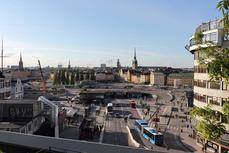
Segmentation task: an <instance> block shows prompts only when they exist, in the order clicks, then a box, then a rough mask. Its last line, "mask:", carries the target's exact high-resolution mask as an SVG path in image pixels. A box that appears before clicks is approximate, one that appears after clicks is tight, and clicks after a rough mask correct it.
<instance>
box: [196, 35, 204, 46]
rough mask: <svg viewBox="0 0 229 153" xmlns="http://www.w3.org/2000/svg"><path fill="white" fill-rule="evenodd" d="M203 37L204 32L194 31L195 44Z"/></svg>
mask: <svg viewBox="0 0 229 153" xmlns="http://www.w3.org/2000/svg"><path fill="white" fill-rule="evenodd" d="M203 37H204V34H203V33H202V32H196V33H195V36H194V39H195V42H196V44H202V42H203V41H202V40H203Z"/></svg>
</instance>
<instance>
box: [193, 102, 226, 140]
mask: <svg viewBox="0 0 229 153" xmlns="http://www.w3.org/2000/svg"><path fill="white" fill-rule="evenodd" d="M191 116H192V117H200V120H199V122H198V123H197V126H196V129H197V131H198V132H200V133H201V134H202V136H203V137H204V138H205V139H207V140H218V139H219V138H220V136H221V135H222V134H224V133H225V132H226V129H225V126H224V125H223V124H222V123H221V122H220V121H219V117H218V116H219V115H217V114H216V112H215V111H214V110H212V109H211V107H210V106H209V105H208V106H206V107H204V108H200V107H196V108H194V109H193V110H192V111H191Z"/></svg>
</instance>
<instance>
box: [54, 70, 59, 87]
mask: <svg viewBox="0 0 229 153" xmlns="http://www.w3.org/2000/svg"><path fill="white" fill-rule="evenodd" d="M53 84H54V85H58V84H60V79H59V75H58V72H57V71H55V72H54V78H53Z"/></svg>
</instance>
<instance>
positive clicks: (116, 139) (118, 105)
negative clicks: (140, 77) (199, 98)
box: [102, 87, 192, 153]
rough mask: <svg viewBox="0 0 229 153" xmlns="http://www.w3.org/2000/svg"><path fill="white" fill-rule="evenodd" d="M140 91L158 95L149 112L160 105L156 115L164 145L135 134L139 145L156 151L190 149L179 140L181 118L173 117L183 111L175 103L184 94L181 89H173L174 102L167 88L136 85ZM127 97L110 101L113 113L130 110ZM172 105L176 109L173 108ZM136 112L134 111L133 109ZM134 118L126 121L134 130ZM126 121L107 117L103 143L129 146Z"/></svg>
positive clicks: (122, 112)
mask: <svg viewBox="0 0 229 153" xmlns="http://www.w3.org/2000/svg"><path fill="white" fill-rule="evenodd" d="M138 89H139V90H140V91H144V90H145V91H146V92H148V93H151V94H154V95H157V96H158V100H157V103H156V105H155V103H154V104H153V105H152V106H151V111H150V114H153V113H154V111H155V110H156V107H158V106H159V107H160V111H159V114H158V116H159V117H160V122H159V123H158V124H159V127H160V129H161V131H162V132H164V131H165V133H164V146H163V147H159V146H155V145H153V144H151V143H149V142H148V141H147V140H145V139H144V138H142V136H141V134H138V136H137V135H136V136H135V137H136V138H137V141H138V142H139V143H140V144H141V146H144V147H147V148H153V150H158V151H166V152H174V153H175V152H177V153H179V152H190V151H192V150H190V149H188V148H187V147H186V146H185V145H184V144H183V143H182V142H181V140H180V136H179V135H180V132H181V131H180V130H181V128H182V127H185V126H186V125H185V123H183V122H181V119H178V118H174V116H175V115H176V114H177V115H184V113H183V112H181V111H180V109H179V108H180V104H178V103H176V102H177V101H180V100H181V97H182V96H183V95H184V92H182V91H174V92H172V94H173V95H174V96H175V100H174V101H175V103H173V102H170V100H171V96H170V95H169V94H168V92H169V91H168V90H163V89H153V88H150V87H149V88H144V87H138ZM128 102H129V101H128V99H115V100H113V101H112V103H113V104H114V114H116V113H118V114H120V115H128V114H130V113H131V112H133V111H131V108H130V107H129V104H128ZM174 107H176V108H178V109H174ZM135 112H136V111H135ZM139 112H141V109H139ZM143 117H145V118H146V119H149V118H150V117H149V115H148V116H144V115H143ZM133 122H134V120H129V121H128V126H129V127H130V128H131V129H132V130H134V125H133ZM126 125H127V124H126V123H125V122H124V119H123V118H116V117H112V116H110V117H108V120H107V121H106V125H105V128H104V133H103V137H102V142H103V143H109V144H115V145H124V146H131V144H130V143H131V142H130V141H129V140H128V133H127V130H126ZM150 125H151V126H152V127H153V126H154V125H155V123H154V122H151V124H150ZM167 149H169V150H167Z"/></svg>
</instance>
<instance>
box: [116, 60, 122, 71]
mask: <svg viewBox="0 0 229 153" xmlns="http://www.w3.org/2000/svg"><path fill="white" fill-rule="evenodd" d="M117 68H119V69H120V68H121V64H120V61H119V59H118V60H117Z"/></svg>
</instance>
